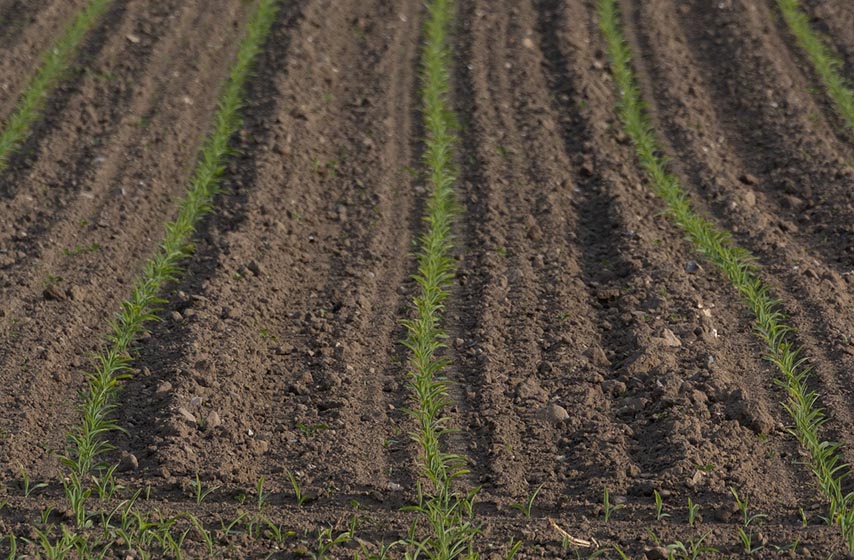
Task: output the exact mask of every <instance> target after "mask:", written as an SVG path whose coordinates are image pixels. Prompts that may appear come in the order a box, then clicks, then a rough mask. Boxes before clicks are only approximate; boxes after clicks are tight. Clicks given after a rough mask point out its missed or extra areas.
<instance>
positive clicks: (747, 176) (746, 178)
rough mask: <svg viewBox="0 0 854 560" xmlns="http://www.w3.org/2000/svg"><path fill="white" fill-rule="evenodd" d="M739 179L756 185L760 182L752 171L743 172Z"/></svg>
mask: <svg viewBox="0 0 854 560" xmlns="http://www.w3.org/2000/svg"><path fill="white" fill-rule="evenodd" d="M738 180H739V181H741V182H742V183H744V184H745V185H755V184H757V183H759V179H757V178H756V175H753V174H751V173H742V174H741V175H739V177H738Z"/></svg>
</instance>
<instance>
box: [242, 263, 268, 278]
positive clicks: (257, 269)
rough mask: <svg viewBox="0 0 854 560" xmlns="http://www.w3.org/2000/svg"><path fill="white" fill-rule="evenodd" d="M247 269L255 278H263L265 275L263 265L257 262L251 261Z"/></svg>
mask: <svg viewBox="0 0 854 560" xmlns="http://www.w3.org/2000/svg"><path fill="white" fill-rule="evenodd" d="M246 269H247V270H249V272H251V273H252V274H254V275H255V276H261V275H262V274H264V271H263V269H262V268H261V265H260V264H258V262H257V261H249V264H247V265H246Z"/></svg>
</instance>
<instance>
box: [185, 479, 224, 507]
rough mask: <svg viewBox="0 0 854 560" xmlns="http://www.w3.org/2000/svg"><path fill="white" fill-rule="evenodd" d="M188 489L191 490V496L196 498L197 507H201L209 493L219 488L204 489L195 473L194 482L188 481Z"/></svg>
mask: <svg viewBox="0 0 854 560" xmlns="http://www.w3.org/2000/svg"><path fill="white" fill-rule="evenodd" d="M190 487H191V488H192V489H193V495H194V496H195V497H196V504H197V505H201V503H202V502H203V501H205V498H207V497H208V496H209V495H210V494H211V492H214V491H215V490H218V489H219V488H220V487H219V486H211V487H210V488H208V489H205V487H204V485H202V481H201V480H200V479H199V473H196V478H195V480H191V481H190Z"/></svg>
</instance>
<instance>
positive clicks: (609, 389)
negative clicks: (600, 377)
mask: <svg viewBox="0 0 854 560" xmlns="http://www.w3.org/2000/svg"><path fill="white" fill-rule="evenodd" d="M626 390H627V387H626V384H625V383H623V382H622V381H618V380H616V379H609V380H607V381H605V382H603V383H602V392H603V393H605V394H610V395H613V396H615V397H622V396H623V395H625V394H626Z"/></svg>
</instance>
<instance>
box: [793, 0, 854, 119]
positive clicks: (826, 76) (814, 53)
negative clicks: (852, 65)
mask: <svg viewBox="0 0 854 560" xmlns="http://www.w3.org/2000/svg"><path fill="white" fill-rule="evenodd" d="M777 6H778V7H779V9H780V13H781V14H783V19H784V20H785V21H786V25H787V26H788V27H789V30H790V31H791V32H792V35H794V36H795V40H796V41H797V43H798V46H799V47H800V48H801V49H802V50H803V51H804V52H805V53H806V55H807V58H809V60H810V62H811V63H812V65H813V68H815V72H816V74H817V75H818V78H819V80H821V83H822V85H823V86H824V89H825V91H826V92H827V95H828V97H830V99H831V100H832V101H833V103H834V105H836V110H837V111H838V112H839V114H840V116H841V117H842V118H843V120H844V121H845V124H846V126H847V127H848V128H852V129H854V89H852V87H851V84H850V83H848V81H847V80H846V79H845V77H844V76H843V74H842V72H841V68H842V61H841V60H840V59H839V57H838V56H837V55H836V54H834V53H833V51H832V50H831V49H830V47H828V46H827V44H826V43H825V42H824V40H823V38H822V37H821V36H820V35H819V34H818V33H816V31H815V30H813V29H812V27H810V20H809V16H807V14H806V13H804V11H803V9H801V4H800V1H799V0H777Z"/></svg>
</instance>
